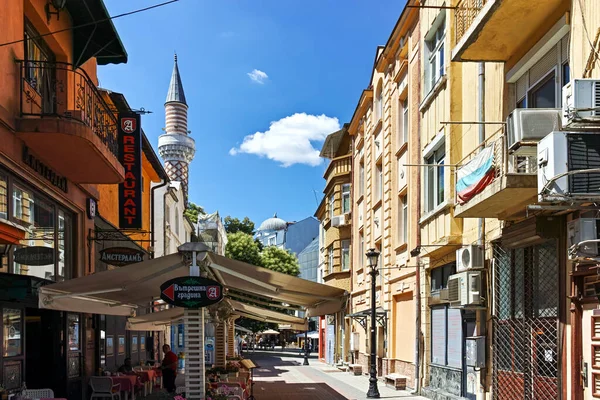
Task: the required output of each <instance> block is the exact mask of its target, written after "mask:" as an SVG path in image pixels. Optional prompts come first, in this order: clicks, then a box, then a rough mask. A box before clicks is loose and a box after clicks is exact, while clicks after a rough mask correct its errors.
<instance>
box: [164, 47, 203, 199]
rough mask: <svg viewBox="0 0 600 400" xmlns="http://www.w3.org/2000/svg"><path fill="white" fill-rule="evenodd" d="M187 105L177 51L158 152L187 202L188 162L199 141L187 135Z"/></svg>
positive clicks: (190, 160) (191, 158)
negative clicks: (181, 186) (181, 188)
mask: <svg viewBox="0 0 600 400" xmlns="http://www.w3.org/2000/svg"><path fill="white" fill-rule="evenodd" d="M187 112H188V105H187V102H186V99H185V93H184V92H183V83H181V75H180V74H179V67H178V65H177V53H175V55H174V65H173V72H172V74H171V83H170V84H169V91H168V92H167V99H166V101H165V116H166V128H165V134H164V135H160V136H159V138H158V153H159V154H160V156H161V157H162V159H163V160H164V162H165V170H166V171H167V174H168V175H169V178H170V179H171V180H172V181H179V182H181V183H182V185H183V190H184V193H185V197H186V202H187V193H188V171H189V163H190V162H192V160H193V159H194V155H195V153H196V143H195V141H194V139H192V138H191V137H189V136H188V133H190V132H189V131H188V127H187Z"/></svg>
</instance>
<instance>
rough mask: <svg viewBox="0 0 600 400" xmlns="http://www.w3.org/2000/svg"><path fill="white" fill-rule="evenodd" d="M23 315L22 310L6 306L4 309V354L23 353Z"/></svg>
mask: <svg viewBox="0 0 600 400" xmlns="http://www.w3.org/2000/svg"><path fill="white" fill-rule="evenodd" d="M22 328H23V315H22V312H21V310H19V309H14V308H4V309H3V310H2V342H3V343H2V355H3V356H4V357H16V356H20V355H21V354H22V353H23V342H22V341H21V337H22V334H23V329H22Z"/></svg>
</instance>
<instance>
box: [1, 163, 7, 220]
mask: <svg viewBox="0 0 600 400" xmlns="http://www.w3.org/2000/svg"><path fill="white" fill-rule="evenodd" d="M0 218H3V219H8V178H7V177H6V176H5V175H2V174H1V173H0Z"/></svg>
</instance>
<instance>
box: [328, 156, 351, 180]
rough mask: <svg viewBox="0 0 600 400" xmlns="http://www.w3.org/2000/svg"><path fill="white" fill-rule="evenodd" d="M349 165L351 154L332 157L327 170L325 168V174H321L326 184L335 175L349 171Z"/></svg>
mask: <svg viewBox="0 0 600 400" xmlns="http://www.w3.org/2000/svg"><path fill="white" fill-rule="evenodd" d="M351 167H352V155H351V154H348V155H345V156H341V157H336V158H334V159H332V160H331V162H330V163H329V166H328V167H327V170H325V174H323V178H325V179H326V181H327V182H326V184H329V182H330V181H331V180H332V179H333V178H334V177H336V176H339V175H343V174H348V173H350V169H351Z"/></svg>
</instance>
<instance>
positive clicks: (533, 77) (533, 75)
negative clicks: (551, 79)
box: [529, 46, 558, 86]
mask: <svg viewBox="0 0 600 400" xmlns="http://www.w3.org/2000/svg"><path fill="white" fill-rule="evenodd" d="M557 62H558V48H557V47H556V46H554V47H553V48H552V49H550V51H548V53H546V55H545V56H544V57H542V58H541V59H540V61H538V62H537V63H536V64H535V65H534V66H533V67H531V69H530V70H529V83H530V85H532V86H533V85H535V83H536V82H537V81H539V80H540V79H542V78H543V77H544V76H546V74H548V72H550V70H551V69H552V68H554V67H555V66H556V64H557Z"/></svg>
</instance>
